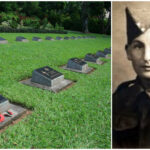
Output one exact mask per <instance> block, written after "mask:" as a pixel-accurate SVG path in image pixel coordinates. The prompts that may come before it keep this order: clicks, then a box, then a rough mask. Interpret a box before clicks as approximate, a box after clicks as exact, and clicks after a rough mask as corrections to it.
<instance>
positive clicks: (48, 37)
mask: <svg viewBox="0 0 150 150" xmlns="http://www.w3.org/2000/svg"><path fill="white" fill-rule="evenodd" d="M89 38H96V36H78V37H74V36H72V37H67V36H66V37H64V38H63V37H56V39H54V38H52V37H50V36H47V37H46V38H45V40H50V41H54V40H63V39H64V40H69V39H72V40H75V39H89ZM16 41H20V42H28V41H29V40H28V39H26V38H25V37H22V36H18V37H16ZM32 41H39V42H40V41H42V39H41V38H39V37H33V38H32ZM6 43H8V41H7V40H6V39H4V38H2V37H0V44H6Z"/></svg>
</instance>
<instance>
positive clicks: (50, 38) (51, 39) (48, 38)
mask: <svg viewBox="0 0 150 150" xmlns="http://www.w3.org/2000/svg"><path fill="white" fill-rule="evenodd" d="M45 40H50V41H53V40H54V39H53V38H52V37H50V36H47V37H46V38H45Z"/></svg>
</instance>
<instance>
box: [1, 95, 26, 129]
mask: <svg viewBox="0 0 150 150" xmlns="http://www.w3.org/2000/svg"><path fill="white" fill-rule="evenodd" d="M26 111H27V110H26V109H25V108H23V107H21V106H18V105H14V104H11V103H10V102H9V101H8V100H7V99H6V98H4V97H3V96H2V95H0V129H2V128H4V127H5V126H6V125H9V124H10V123H11V122H12V121H14V120H16V119H17V118H19V117H20V116H21V115H22V114H23V113H25V112H26Z"/></svg>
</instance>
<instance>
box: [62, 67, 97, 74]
mask: <svg viewBox="0 0 150 150" xmlns="http://www.w3.org/2000/svg"><path fill="white" fill-rule="evenodd" d="M60 68H63V69H65V70H69V71H73V72H78V73H84V74H88V73H90V72H91V71H94V68H91V67H88V68H87V70H85V71H81V70H77V69H72V68H68V67H67V65H63V66H61V67H60Z"/></svg>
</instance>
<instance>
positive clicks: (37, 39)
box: [32, 37, 42, 42]
mask: <svg viewBox="0 0 150 150" xmlns="http://www.w3.org/2000/svg"><path fill="white" fill-rule="evenodd" d="M32 41H38V42H41V41H42V39H41V38H39V37H33V38H32Z"/></svg>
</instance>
